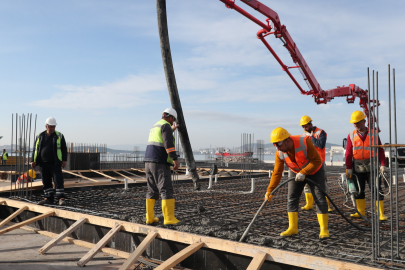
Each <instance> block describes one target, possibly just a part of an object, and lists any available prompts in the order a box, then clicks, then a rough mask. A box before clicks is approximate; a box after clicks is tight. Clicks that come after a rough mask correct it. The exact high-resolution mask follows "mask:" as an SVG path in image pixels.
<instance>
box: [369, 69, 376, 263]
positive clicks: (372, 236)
mask: <svg viewBox="0 0 405 270" xmlns="http://www.w3.org/2000/svg"><path fill="white" fill-rule="evenodd" d="M367 81H368V89H367V96H368V98H367V99H368V108H369V110H368V131H369V132H370V130H371V121H372V120H371V107H370V69H369V68H367ZM369 138H370V145H371V136H369ZM372 161H373V160H372V151H370V179H373V177H372V174H373V170H372V169H371V168H372V166H373V165H372ZM373 182H374V181H370V190H371V192H370V193H371V201H373V197H374V196H373V195H374V194H373V192H372V191H373V190H374V189H373ZM371 223H372V225H371V260H372V261H375V250H374V244H375V243H374V213H373V203H371Z"/></svg>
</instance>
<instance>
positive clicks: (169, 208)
mask: <svg viewBox="0 0 405 270" xmlns="http://www.w3.org/2000/svg"><path fill="white" fill-rule="evenodd" d="M176 118H177V112H176V111H175V110H174V109H172V108H167V109H166V110H165V111H164V112H163V115H162V119H161V120H160V121H158V122H157V123H156V124H155V125H154V126H153V127H152V129H151V130H150V132H149V139H148V145H147V147H146V151H145V159H144V161H145V173H146V178H147V185H148V192H147V194H146V224H152V223H155V222H159V219H158V218H157V217H155V210H154V207H155V201H156V200H157V199H159V194H160V196H161V197H162V212H163V217H164V224H165V225H174V224H177V223H179V222H180V221H179V220H178V219H176V217H175V216H174V204H175V199H174V196H173V185H172V179H171V171H170V166H174V167H173V169H174V170H177V169H178V168H179V162H178V161H177V154H176V149H175V142H174V136H173V132H174V131H175V130H176V128H177V127H178V126H176V125H175V124H174V122H175V121H176Z"/></svg>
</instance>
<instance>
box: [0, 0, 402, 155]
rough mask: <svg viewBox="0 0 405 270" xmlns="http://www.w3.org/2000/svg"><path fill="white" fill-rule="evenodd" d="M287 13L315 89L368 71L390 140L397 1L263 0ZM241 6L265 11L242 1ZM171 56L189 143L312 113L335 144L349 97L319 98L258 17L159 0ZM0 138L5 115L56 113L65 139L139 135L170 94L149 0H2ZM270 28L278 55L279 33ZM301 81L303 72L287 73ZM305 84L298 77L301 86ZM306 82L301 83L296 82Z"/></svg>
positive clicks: (142, 140) (232, 138) (210, 4)
mask: <svg viewBox="0 0 405 270" xmlns="http://www.w3.org/2000/svg"><path fill="white" fill-rule="evenodd" d="M262 2H263V3H264V4H266V5H267V6H269V7H270V8H272V9H273V10H275V11H276V12H277V13H278V14H279V16H280V19H281V23H282V24H285V25H286V26H287V29H288V31H289V32H290V34H291V36H292V38H293V39H294V41H295V42H296V44H297V46H298V48H299V49H300V51H301V53H302V55H303V56H304V57H305V59H306V61H307V63H308V65H309V66H310V68H311V69H312V71H313V73H314V74H315V76H316V78H317V80H318V82H319V83H320V85H321V87H322V88H323V89H324V90H327V89H331V88H334V87H336V86H341V85H349V84H352V83H353V84H356V85H358V86H360V87H361V88H363V89H366V88H367V77H366V70H367V67H370V69H371V70H376V71H379V81H380V83H379V89H380V98H381V104H382V105H381V106H380V119H381V129H382V133H381V137H382V140H383V142H386V141H388V130H387V129H388V121H387V119H388V92H387V85H388V83H387V66H388V64H391V67H392V68H395V69H396V89H397V107H398V110H397V121H398V142H399V143H405V136H404V134H405V127H404V126H403V125H402V124H401V123H403V115H405V109H404V107H405V93H404V85H405V66H404V61H403V59H404V56H405V51H404V48H405V36H404V35H403V34H404V30H403V29H404V27H405V21H404V20H405V19H404V16H403V12H404V10H405V2H404V1H400V0H385V1H338V2H337V1H324V0H319V1H318V0H316V1H315V0H313V1H301V0H283V1H269V0H262ZM236 3H237V4H238V5H240V6H241V7H243V8H244V9H245V10H247V11H248V12H250V13H251V14H253V15H255V16H256V17H258V18H260V19H261V20H262V21H264V19H265V18H264V17H263V16H261V15H260V14H259V13H257V12H255V11H254V10H253V9H251V8H249V7H248V6H246V5H245V4H243V3H242V2H240V1H236ZM167 11H168V24H169V35H170V41H171V49H172V57H173V62H174V68H175V73H176V79H177V85H178V88H179V94H180V98H181V102H182V106H183V111H184V116H185V120H186V124H187V129H188V132H189V136H190V141H191V144H192V147H193V149H198V148H203V147H208V146H209V145H212V146H213V147H214V146H226V147H233V146H235V147H236V146H239V145H240V134H241V133H254V134H255V139H263V140H264V141H265V143H268V142H269V135H270V133H271V131H272V130H273V129H274V128H275V127H277V126H282V127H285V128H287V129H288V130H289V131H290V133H292V134H301V133H302V128H301V127H300V126H299V119H300V118H301V116H303V115H309V116H311V117H312V119H313V123H314V124H315V125H317V126H319V127H321V128H323V129H325V130H326V132H327V133H328V142H330V143H337V144H340V143H341V140H342V138H343V137H346V136H347V134H348V132H349V131H351V130H353V126H352V124H350V123H349V119H350V115H351V113H352V112H353V111H355V110H358V109H360V107H359V105H358V100H356V102H355V104H347V103H346V100H345V98H336V99H334V100H333V101H332V102H331V103H330V104H327V105H316V104H315V103H314V101H313V98H311V97H309V96H303V95H301V94H300V93H299V91H298V89H297V88H296V87H295V85H294V84H293V83H292V81H291V80H290V79H289V77H288V76H287V75H286V74H285V73H284V72H283V71H282V70H281V68H280V66H279V65H278V63H277V62H276V60H275V59H274V58H273V57H272V56H271V54H270V53H269V52H268V51H267V49H266V48H265V47H264V45H263V44H262V43H261V42H260V40H258V39H257V38H256V33H257V31H258V30H260V27H259V26H257V25H256V24H254V23H253V22H251V21H249V20H248V19H246V18H244V17H243V16H242V15H240V14H238V13H237V12H236V11H234V10H231V9H227V8H226V7H225V6H224V4H223V3H222V2H220V1H218V0H210V1H197V0H187V1H180V0H168V1H167ZM0 35H1V39H0V89H1V104H2V106H1V108H2V113H1V114H0V121H1V123H2V124H1V125H0V135H2V136H4V137H3V139H2V140H1V141H0V144H3V145H4V144H10V142H11V114H12V113H19V114H22V113H34V114H37V115H38V124H37V130H38V129H42V127H43V125H44V122H45V119H46V118H47V117H49V116H53V117H55V118H56V119H57V121H58V127H57V130H59V131H61V132H62V133H64V134H65V136H66V138H67V140H68V141H70V142H76V143H106V144H107V145H108V146H109V147H115V148H124V147H125V148H129V149H132V147H133V146H134V145H145V144H146V141H147V136H148V133H149V129H150V127H151V126H152V125H153V124H154V123H155V122H157V121H158V120H159V118H160V115H161V112H162V111H163V110H164V109H165V108H166V107H169V106H170V100H169V95H168V92H167V86H166V80H165V77H164V71H163V65H162V60H161V53H160V46H159V36H158V31H157V19H156V2H155V1H127V0H121V1H120V0H118V1H104V0H97V1H91V0H86V1H82V0H80V1H78V0H77V1H75V0H73V1H49V0H42V1H41V0H38V1H20V0H13V1H0ZM267 40H268V41H269V42H270V44H271V45H272V46H273V48H274V49H275V50H276V51H277V53H278V54H279V56H280V57H281V58H282V60H283V61H284V62H285V63H286V64H287V65H292V61H291V60H290V57H289V54H288V52H287V51H286V50H285V49H284V48H283V47H282V43H281V42H280V41H279V40H277V39H274V37H272V36H271V37H268V38H267ZM297 78H298V79H299V82H300V83H301V85H302V86H305V83H304V82H303V80H301V77H300V76H297ZM305 87H306V86H305ZM304 89H306V90H307V88H304Z"/></svg>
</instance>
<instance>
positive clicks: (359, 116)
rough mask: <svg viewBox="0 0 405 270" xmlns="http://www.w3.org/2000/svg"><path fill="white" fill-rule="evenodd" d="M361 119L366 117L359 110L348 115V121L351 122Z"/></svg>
mask: <svg viewBox="0 0 405 270" xmlns="http://www.w3.org/2000/svg"><path fill="white" fill-rule="evenodd" d="M363 119H366V115H365V114H364V113H363V112H361V111H355V112H354V113H352V116H351V117H350V123H352V124H354V123H358V122H360V121H361V120H363Z"/></svg>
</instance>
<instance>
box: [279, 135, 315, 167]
mask: <svg viewBox="0 0 405 270" xmlns="http://www.w3.org/2000/svg"><path fill="white" fill-rule="evenodd" d="M290 138H291V139H292V140H293V142H294V149H295V162H293V161H292V160H291V159H290V158H289V157H288V154H287V153H284V152H282V151H277V153H276V155H277V156H278V157H279V158H280V160H284V161H285V163H286V165H287V166H288V168H290V170H291V171H293V172H295V173H299V172H300V171H301V170H302V169H303V168H305V167H306V166H307V165H308V164H309V163H310V162H311V161H310V160H309V159H308V151H307V140H306V139H307V136H306V135H301V136H300V135H294V136H290ZM322 164H323V163H321V164H320V165H319V167H318V168H317V169H316V170H315V171H314V172H313V173H312V174H311V175H313V174H315V173H317V172H318V171H319V170H320V169H321V168H322Z"/></svg>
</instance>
